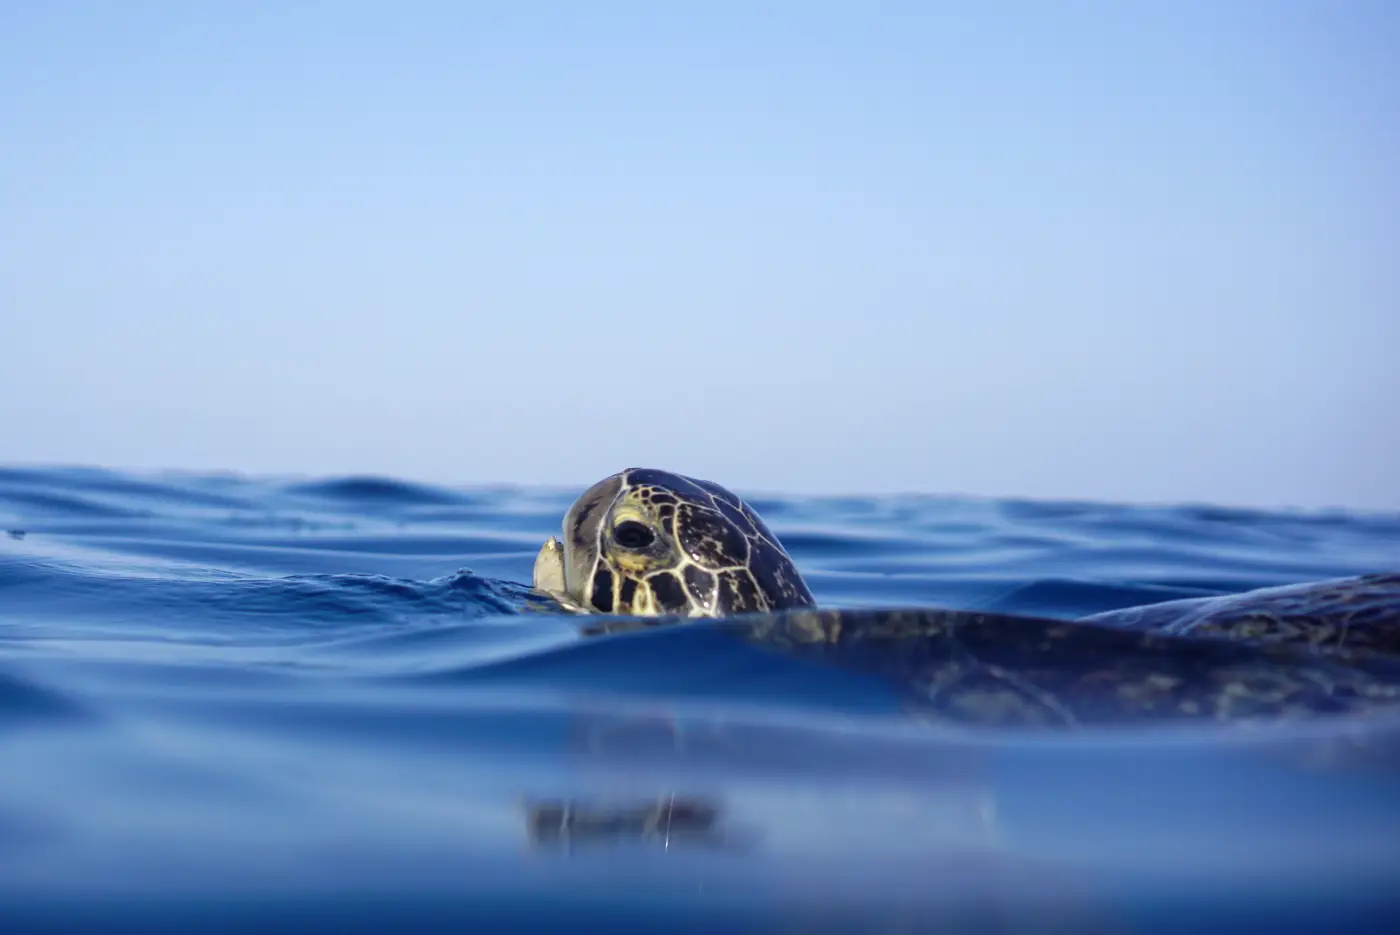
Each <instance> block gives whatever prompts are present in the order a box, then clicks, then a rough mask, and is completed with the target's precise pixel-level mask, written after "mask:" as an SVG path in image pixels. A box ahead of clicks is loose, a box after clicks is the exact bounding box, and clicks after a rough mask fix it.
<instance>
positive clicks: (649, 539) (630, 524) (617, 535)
mask: <svg viewBox="0 0 1400 935" xmlns="http://www.w3.org/2000/svg"><path fill="white" fill-rule="evenodd" d="M612 537H613V541H614V542H616V543H617V544H618V545H620V546H622V547H623V548H624V549H645V548H646V547H647V546H649V545H651V544H652V543H653V542H655V541H656V534H655V533H654V532H652V531H651V530H650V529H648V528H647V526H646V524H645V523H639V522H637V521H636V520H635V519H628V520H623V521H622V522H620V523H618V524H617V525H616V526H614V527H613V531H612Z"/></svg>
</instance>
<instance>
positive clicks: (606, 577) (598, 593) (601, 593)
mask: <svg viewBox="0 0 1400 935" xmlns="http://www.w3.org/2000/svg"><path fill="white" fill-rule="evenodd" d="M590 599H591V600H592V602H593V606H594V607H596V608H598V610H600V611H601V612H603V613H605V614H610V613H612V612H613V575H612V572H611V571H608V569H606V568H604V567H603V566H602V565H601V564H600V565H599V566H598V568H597V569H596V570H595V571H594V572H593V594H592V596H591V598H590Z"/></svg>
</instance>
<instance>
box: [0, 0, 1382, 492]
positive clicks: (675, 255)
mask: <svg viewBox="0 0 1400 935" xmlns="http://www.w3.org/2000/svg"><path fill="white" fill-rule="evenodd" d="M1397 167H1400V4H1396V3H1394V2H1390V0H1374V2H1364V0H1346V2H1337V3H1326V2H1320V0H1226V2H1222V0H1210V2H1185V0H1176V2H1167V0H1160V2H1147V0H1143V2H1108V0H1104V2H1099V3H1083V2H1057V3H1044V2H1030V0H1027V2H1021V3H1013V2H989V3H982V4H967V3H956V4H955V3H936V2H931V0H930V2H908V3H878V2H862V3H857V2H848V3H844V4H833V3H820V2H802V3H798V2H791V3H777V2H770V3H763V2H759V0H752V2H718V0H708V2H688V3H681V2H676V3H656V2H640V0H639V2H635V3H609V2H593V3H588V4H583V3H578V4H575V3H566V2H563V0H560V2H555V3H533V2H519V0H515V2H505V0H502V2H497V3H469V2H461V3H447V2H442V3H421V2H420V3H415V2H396V3H375V4H369V3H355V2H336V3H332V2H326V3H291V2H288V3H254V2H200V3H184V2H165V3H156V2H140V0H131V2H125V3H100V2H97V0H90V2H86V3H79V2H44V3H37V2H36V3H6V4H4V5H3V8H0V354H3V365H2V366H0V462H4V463H17V462H41V463H42V462H48V463H52V462H63V463H75V462H76V463H86V464H100V465H107V466H118V467H171V468H192V469H231V470H239V471H248V472H259V473H260V472H277V473H282V472H310V473H318V474H320V473H335V474H340V473H360V472H374V473H385V474H393V475H398V476H403V477H407V478H412V479H419V480H427V481H441V482H448V483H455V484H469V483H475V482H482V481H486V482H489V481H523V482H545V483H555V484H571V485H575V484H576V485H584V484H587V483H591V482H592V481H593V480H595V479H597V478H598V477H600V476H602V475H603V474H606V473H609V472H611V471H613V470H617V469H619V468H621V467H624V466H627V465H631V464H648V465H655V466H659V467H668V468H671V469H674V470H679V471H684V472H688V473H694V474H699V475H701V476H707V477H711V478H713V479H715V480H718V481H721V482H723V483H726V484H729V485H730V486H735V487H740V488H743V489H750V490H752V489H759V490H781V491H792V492H807V491H828V492H857V491H868V492H880V491H888V490H921V491H929V492H963V493H974V494H987V495H1020V496H1035V497H1077V498H1093V499H1109V500H1121V499H1126V500H1196V501H1213V502H1220V503H1239V504H1264V505H1271V504H1294V505H1303V506H1316V505H1342V506H1352V507H1400V415H1397V413H1396V409H1397V405H1400V169H1397Z"/></svg>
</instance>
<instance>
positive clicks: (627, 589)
mask: <svg viewBox="0 0 1400 935" xmlns="http://www.w3.org/2000/svg"><path fill="white" fill-rule="evenodd" d="M621 592H622V593H621V594H619V595H618V598H617V605H618V606H619V607H631V606H632V600H633V599H634V598H635V597H636V596H637V579H635V578H623V579H622V588H621Z"/></svg>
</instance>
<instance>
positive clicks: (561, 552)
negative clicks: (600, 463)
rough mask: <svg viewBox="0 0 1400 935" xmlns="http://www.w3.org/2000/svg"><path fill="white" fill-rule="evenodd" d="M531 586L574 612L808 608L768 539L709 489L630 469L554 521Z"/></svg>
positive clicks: (738, 503) (753, 516)
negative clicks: (558, 525) (555, 529)
mask: <svg viewBox="0 0 1400 935" xmlns="http://www.w3.org/2000/svg"><path fill="white" fill-rule="evenodd" d="M534 586H535V589H536V590H539V591H543V592H545V593H547V594H549V595H551V596H552V597H554V598H555V599H556V600H558V601H559V602H560V603H561V604H563V605H564V606H565V607H567V608H569V609H570V610H574V611H578V612H581V613H603V614H625V615H635V616H655V615H660V614H677V615H681V616H691V617H724V616H728V615H730V614H738V613H746V612H751V611H767V610H782V609H785V608H789V607H812V606H814V605H815V604H816V601H815V600H814V599H813V597H812V593H811V592H810V591H809V590H808V589H807V585H806V583H805V582H803V580H802V576H801V575H799V574H798V573H797V568H796V566H794V565H793V562H792V559H791V558H790V557H789V556H788V554H787V552H786V551H784V550H783V547H782V546H781V545H780V544H779V543H778V540H777V538H776V537H775V536H774V535H773V533H772V532H771V531H769V529H768V527H767V526H766V525H764V522H763V520H761V519H759V517H758V514H757V513H755V512H754V511H753V509H752V508H750V507H749V506H748V504H746V503H744V501H742V500H740V499H739V498H738V497H736V496H735V495H734V494H732V493H730V492H729V491H728V490H725V489H724V488H723V487H721V486H719V485H718V484H714V483H711V482H709V481H702V480H695V479H693V478H689V477H682V476H681V475H679V474H671V473H668V472H666V471H657V470H652V469H649V468H630V469H628V470H626V471H622V472H620V473H618V474H614V475H612V476H610V477H606V478H604V479H603V480H600V481H599V482H598V483H596V484H594V485H593V486H592V487H590V488H588V490H586V491H584V493H583V495H582V496H581V497H579V498H578V500H576V501H575V502H574V504H573V506H571V507H569V511H568V513H566V514H565V515H564V527H563V537H562V541H560V540H556V539H553V538H551V539H550V540H549V541H548V542H546V543H545V544H544V547H543V548H541V549H540V553H539V556H538V557H537V558H536V559H535V573H534Z"/></svg>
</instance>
